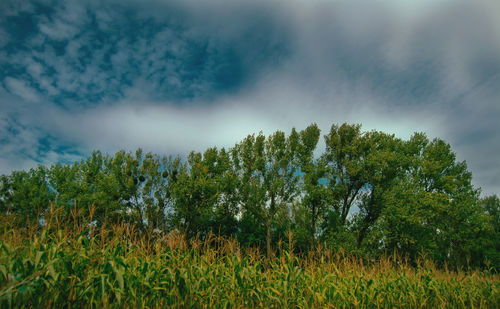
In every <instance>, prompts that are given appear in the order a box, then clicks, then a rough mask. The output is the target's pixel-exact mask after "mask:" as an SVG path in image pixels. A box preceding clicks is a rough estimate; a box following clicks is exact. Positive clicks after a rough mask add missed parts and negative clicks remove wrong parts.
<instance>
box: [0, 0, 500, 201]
mask: <svg viewBox="0 0 500 309" xmlns="http://www.w3.org/2000/svg"><path fill="white" fill-rule="evenodd" d="M313 122H315V123H317V124H318V125H319V127H320V128H321V129H322V132H323V134H326V133H327V132H328V131H329V128H330V126H331V125H332V124H333V123H337V124H341V123H344V122H347V123H360V124H362V128H363V130H367V131H368V130H381V131H384V132H387V133H391V134H395V135H396V136H397V137H400V138H404V139H407V138H409V137H410V136H411V135H412V134H413V133H414V132H424V133H426V134H427V135H428V136H429V137H430V138H435V137H438V138H441V139H444V140H445V141H446V142H448V143H450V145H451V147H452V150H453V151H454V152H455V153H456V155H457V160H459V161H464V160H465V161H466V162H467V164H468V167H469V169H470V171H471V172H472V173H473V183H474V185H475V186H476V187H477V188H481V189H482V194H483V196H484V195H489V194H493V193H496V194H500V155H499V153H500V2H499V1H495V0H474V1H472V0H468V1H467V0H433V1H431V0H418V1H417V0H371V1H368V0H366V1H362V0H349V1H347V0H345V1H341V0H331V1H326V0H323V1H321V0H308V1H305V0H266V1H264V0H251V1H250V0H247V1H243V0H226V1H224V0H182V1H180V0H179V1H177V0H172V1H168V0H163V1H162V0H142V1H133V0H120V1H115V0H108V1H97V0H95V1H94V0H77V1H72V0H67V1H48V0H40V1H25V0H2V1H0V173H10V172H11V171H12V170H18V169H28V168H31V167H35V166H37V165H38V164H53V163H70V162H73V161H77V160H79V159H81V158H83V157H85V156H87V155H88V154H89V153H91V152H92V151H93V150H96V149H98V150H101V151H104V152H109V153H113V152H115V151H117V150H120V149H125V150H131V151H133V150H135V149H136V148H138V147H142V148H143V149H144V150H145V151H153V152H155V153H159V154H162V155H163V154H165V155H177V154H179V155H181V156H185V155H186V154H187V153H188V152H189V151H191V150H196V151H203V150H205V149H206V148H207V147H211V146H218V147H231V146H233V145H234V144H235V143H236V142H238V141H240V140H241V139H243V138H244V137H245V136H246V135H248V134H250V133H258V132H259V131H262V132H263V133H265V134H270V133H272V132H274V131H276V130H283V131H285V132H289V130H290V129H291V128H292V127H295V128H297V129H299V130H300V129H303V128H305V127H306V126H307V125H309V124H311V123H313ZM323 147H324V146H323Z"/></svg>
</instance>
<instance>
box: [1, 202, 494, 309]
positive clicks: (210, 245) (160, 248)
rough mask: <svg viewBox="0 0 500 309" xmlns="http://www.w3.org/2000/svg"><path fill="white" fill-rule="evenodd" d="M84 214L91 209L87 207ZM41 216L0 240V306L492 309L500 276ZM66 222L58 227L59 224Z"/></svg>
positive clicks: (8, 225) (7, 230)
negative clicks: (267, 250) (265, 251)
mask: <svg viewBox="0 0 500 309" xmlns="http://www.w3.org/2000/svg"><path fill="white" fill-rule="evenodd" d="M90 212H91V214H92V213H93V209H91V210H90ZM62 214H63V212H62V209H54V210H51V211H49V212H48V213H46V220H47V221H46V225H44V226H43V227H40V226H37V225H35V226H30V227H27V228H22V229H20V228H18V227H15V226H13V224H12V221H11V220H10V219H12V218H4V220H3V222H2V224H1V227H2V233H1V235H0V307H2V308H9V307H35V308H40V307H54V308H60V307H98V308H100V307H114V308H116V307H118V308H142V307H148V308H157V307H235V308H248V307H259V308H261V307H267V308H273V307H274V308H288V307H301V308H322V307H332V308H337V307H358V306H360V307H370V308H379V307H390V308H393V307H404V308H444V307H446V308H447V307H452V308H453V307H479V308H495V307H496V306H497V305H498V303H499V302H500V277H499V275H498V274H493V273H491V272H488V271H480V270H473V271H451V270H448V269H447V268H443V269H437V268H436V266H435V265H434V264H433V263H432V262H431V261H429V260H425V259H417V264H416V266H410V265H409V264H408V263H407V262H406V261H405V260H404V259H402V258H401V257H398V256H397V255H392V256H390V257H381V258H378V259H376V260H363V259H361V258H359V257H355V256H352V255H349V254H344V253H343V252H342V251H338V252H335V253H334V252H332V251H331V250H328V249H326V248H324V247H322V246H320V245H317V246H316V248H315V251H310V252H309V253H308V254H307V255H299V256H296V255H295V254H294V253H293V252H294V251H293V236H292V235H291V234H290V235H289V238H288V241H287V242H285V243H281V242H280V243H278V246H277V249H276V250H275V253H276V255H275V256H273V257H271V258H269V259H268V258H266V257H264V256H263V255H262V254H261V253H260V250H259V249H258V248H250V247H247V248H245V247H240V245H239V244H238V243H237V242H236V241H235V240H234V239H226V238H223V237H215V236H214V235H212V234H208V235H207V237H205V239H204V241H201V240H199V239H196V238H194V239H192V240H191V241H189V242H188V241H187V240H186V238H185V235H181V234H178V233H175V232H171V233H169V234H163V233H155V232H153V231H151V230H149V231H147V232H143V233H141V232H140V231H138V230H136V229H135V228H134V227H133V226H131V225H130V224H126V223H121V224H114V225H107V222H105V224H106V227H105V228H100V229H96V228H95V227H93V226H92V225H88V224H85V225H82V224H81V223H82V222H84V223H89V222H91V220H92V219H89V220H85V219H84V218H81V217H79V216H78V211H74V212H73V213H72V214H71V217H64V216H63V215H62ZM63 222H64V224H63Z"/></svg>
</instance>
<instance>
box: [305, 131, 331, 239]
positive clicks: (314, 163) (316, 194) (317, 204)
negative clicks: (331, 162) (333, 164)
mask: <svg viewBox="0 0 500 309" xmlns="http://www.w3.org/2000/svg"><path fill="white" fill-rule="evenodd" d="M319 136H320V129H319V128H318V126H317V125H316V124H312V125H310V126H308V127H307V128H306V129H305V130H303V131H301V132H300V133H299V137H300V139H299V143H298V147H297V164H298V167H299V168H300V173H301V177H300V180H301V182H300V188H301V192H302V194H303V197H302V204H303V206H304V207H305V209H306V210H307V211H306V212H305V213H304V215H305V216H306V217H307V218H308V219H309V224H308V228H307V229H308V231H309V241H310V245H311V246H312V247H314V246H315V243H316V234H317V233H318V226H319V224H320V223H321V220H322V218H323V216H324V215H325V211H326V209H327V207H328V205H329V204H330V203H331V194H330V190H328V188H327V187H326V182H325V179H324V177H325V175H326V164H325V162H324V160H322V159H315V158H314V150H315V149H316V146H317V144H318V140H319ZM322 181H323V182H322Z"/></svg>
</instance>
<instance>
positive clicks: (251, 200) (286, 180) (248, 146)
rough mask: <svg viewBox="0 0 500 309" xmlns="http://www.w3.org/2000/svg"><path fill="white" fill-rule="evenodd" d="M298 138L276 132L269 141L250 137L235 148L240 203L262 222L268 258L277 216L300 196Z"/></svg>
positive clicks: (261, 135)
mask: <svg viewBox="0 0 500 309" xmlns="http://www.w3.org/2000/svg"><path fill="white" fill-rule="evenodd" d="M298 140H299V136H298V133H297V132H296V131H295V129H293V130H292V132H291V134H290V136H289V137H286V136H285V133H283V132H281V131H277V132H275V133H274V134H272V135H270V136H269V137H268V138H267V139H266V138H265V137H264V135H263V134H262V133H260V134H259V135H257V136H255V135H249V136H247V138H245V139H244V140H243V141H242V142H241V143H240V144H237V145H236V146H235V148H234V149H233V157H234V161H235V165H236V167H237V169H238V172H239V177H240V186H241V187H240V189H239V191H240V203H241V204H242V206H243V209H244V211H245V212H248V213H249V214H251V215H252V216H253V217H254V218H255V219H256V220H257V221H260V222H263V224H264V226H265V230H266V248H267V254H268V257H270V256H271V254H272V251H271V250H272V248H271V229H272V227H273V222H274V219H275V215H276V214H277V212H278V211H279V210H280V208H283V207H286V206H287V204H288V203H291V202H292V200H293V198H294V197H295V196H296V195H297V190H296V185H297V178H298V176H297V167H296V165H295V164H294V158H295V152H296V149H297V145H298Z"/></svg>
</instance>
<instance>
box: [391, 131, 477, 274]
mask: <svg viewBox="0 0 500 309" xmlns="http://www.w3.org/2000/svg"><path fill="white" fill-rule="evenodd" d="M405 149H406V156H407V162H408V166H407V169H406V171H405V173H406V174H405V177H404V179H402V181H400V182H399V183H397V184H396V185H393V189H392V190H390V191H388V192H387V193H386V194H385V196H386V201H387V207H386V208H385V209H384V211H383V222H384V224H383V225H384V228H385V236H384V239H383V241H384V242H385V244H384V246H385V248H386V249H389V250H394V249H396V250H398V251H400V252H402V253H406V254H408V255H409V256H410V257H411V258H412V259H415V258H416V257H417V254H418V253H425V254H429V255H431V256H432V257H433V258H434V259H435V260H437V261H441V262H444V261H447V262H451V263H453V264H456V265H465V264H467V263H468V262H470V259H471V257H472V256H473V255H474V250H475V249H474V247H475V244H474V242H475V241H476V240H477V239H478V237H480V234H481V231H482V229H484V218H483V216H482V214H481V209H480V207H479V203H478V197H479V191H478V190H476V189H474V187H473V186H472V183H471V179H472V178H471V173H470V172H469V171H468V170H467V165H466V164H465V162H456V158H455V154H454V153H453V152H452V151H451V147H450V145H449V144H447V143H445V142H444V141H442V140H440V139H434V140H433V141H432V142H429V140H428V139H427V137H426V136H425V135H424V134H420V133H419V134H415V135H414V136H413V137H412V138H411V139H410V140H409V141H408V142H407V143H406V145H405Z"/></svg>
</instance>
